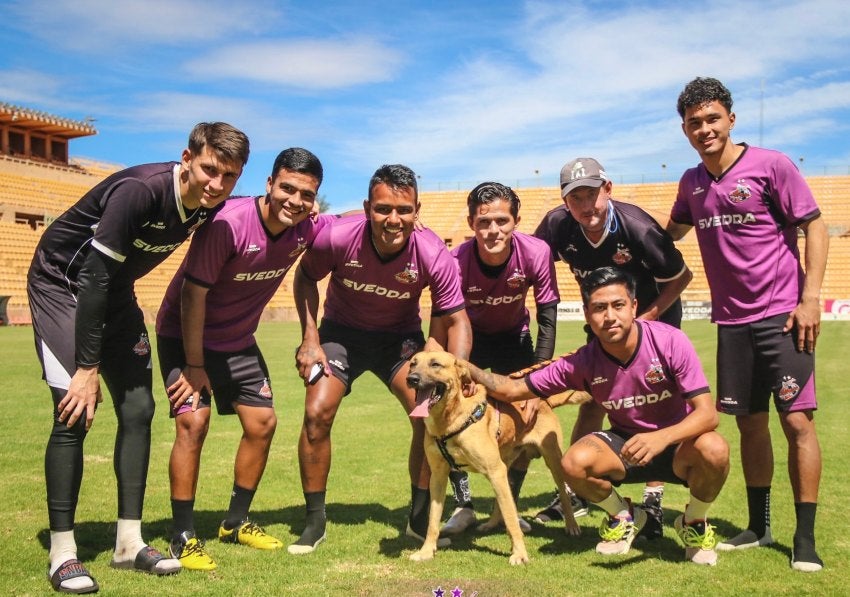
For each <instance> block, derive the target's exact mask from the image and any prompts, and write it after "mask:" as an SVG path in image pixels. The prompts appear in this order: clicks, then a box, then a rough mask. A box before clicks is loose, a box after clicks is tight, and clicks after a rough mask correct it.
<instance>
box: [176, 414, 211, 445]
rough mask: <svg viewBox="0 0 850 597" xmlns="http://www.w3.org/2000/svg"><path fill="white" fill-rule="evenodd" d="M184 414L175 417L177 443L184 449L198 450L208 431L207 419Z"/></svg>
mask: <svg viewBox="0 0 850 597" xmlns="http://www.w3.org/2000/svg"><path fill="white" fill-rule="evenodd" d="M194 415H195V413H184V414H182V415H178V417H177V442H179V443H180V444H181V446H183V447H184V448H188V449H200V448H201V447H202V446H203V445H204V440H205V439H206V437H207V432H208V431H209V429H210V425H209V419H208V418H202V417H198V416H194Z"/></svg>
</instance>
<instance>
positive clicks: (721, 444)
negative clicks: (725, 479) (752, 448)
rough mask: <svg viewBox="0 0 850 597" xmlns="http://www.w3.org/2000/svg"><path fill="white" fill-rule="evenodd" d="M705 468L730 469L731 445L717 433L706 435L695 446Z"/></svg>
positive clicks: (698, 439)
mask: <svg viewBox="0 0 850 597" xmlns="http://www.w3.org/2000/svg"><path fill="white" fill-rule="evenodd" d="M694 447H695V448H696V451H697V454H699V458H700V460H701V461H702V462H703V464H704V466H706V467H707V468H709V469H713V470H725V469H727V468H728V467H729V444H728V443H727V441H726V440H725V439H723V436H722V435H720V434H719V433H716V432H711V433H704V434H703V435H701V436H700V437H699V438H697V441H696V442H695V444H694Z"/></svg>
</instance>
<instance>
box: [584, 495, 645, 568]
mask: <svg viewBox="0 0 850 597" xmlns="http://www.w3.org/2000/svg"><path fill="white" fill-rule="evenodd" d="M629 509H630V510H631V516H627V517H626V518H617V517H616V516H608V517H607V518H605V519H603V520H602V524H601V525H600V527H599V536H600V537H601V538H602V541H600V542H599V543H597V544H596V553H601V554H603V555H606V556H615V555H624V554H627V553H629V549H631V547H632V541H634V540H635V537H637V534H638V533H639V532H640V530H641V529H642V528H643V525H645V524H646V518H647V517H646V512H644V511H643V510H642V509H641V508H633V507H632V506H631V503H630V504H629Z"/></svg>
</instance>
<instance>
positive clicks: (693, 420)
mask: <svg viewBox="0 0 850 597" xmlns="http://www.w3.org/2000/svg"><path fill="white" fill-rule="evenodd" d="M635 294H636V291H635V283H634V280H633V279H632V277H631V275H630V274H628V273H627V272H625V271H623V270H621V269H618V268H613V267H603V268H599V269H597V270H594V271H593V272H590V273H589V274H588V275H587V276H585V277H584V279H583V280H582V283H581V295H582V302H583V304H584V313H585V320H586V321H587V323H588V325H589V326H590V328H591V330H592V331H593V334H594V339H593V340H591V341H590V342H589V343H588V344H586V345H585V346H582V347H581V348H579V349H578V350H577V351H576V352H575V353H573V354H571V355H568V356H565V357H562V358H560V359H558V360H557V361H555V362H554V363H552V364H551V365H548V366H546V367H544V368H542V369H539V370H537V371H533V372H532V373H529V374H528V375H527V376H526V377H525V378H523V379H510V378H507V377H502V376H498V375H494V374H491V373H486V372H483V371H481V370H480V369H478V368H476V367H470V372H471V374H472V377H473V379H474V380H475V381H476V382H478V383H481V384H483V385H484V387H485V388H487V391H488V393H489V394H490V395H491V396H493V397H494V398H497V399H499V400H504V401H507V402H515V401H517V400H527V399H529V398H531V397H534V396H539V397H541V398H545V397H546V396H552V395H554V394H557V393H560V392H563V391H565V390H568V389H573V388H586V389H587V390H588V391H589V392H590V394H591V396H592V397H593V401H594V402H595V403H596V404H598V405H599V406H600V408H603V409H605V412H606V413H607V414H608V420H609V422H610V423H611V428H610V429H608V430H606V431H596V432H593V433H589V434H587V435H585V436H583V437H582V438H580V439H579V440H578V441H577V442H576V443H574V444H573V445H572V446H571V447H570V448H569V450H567V453H566V454H565V455H564V458H563V459H562V461H561V466H562V467H563V470H564V475H565V477H566V479H567V482H568V483H569V484H570V487H572V489H573V490H574V491H575V492H576V493H577V494H578V495H579V496H581V497H583V498H585V499H587V500H590V501H591V502H592V503H594V504H596V505H597V506H599V507H600V508H602V509H603V510H605V512H607V513H608V518H607V519H606V520H604V521H603V523H602V526H601V527H600V529H599V532H600V536H601V538H602V541H601V542H599V543H598V544H597V546H596V551H597V552H598V553H600V554H604V555H615V554H625V553H628V551H629V548H630V547H631V544H632V541H633V540H634V538H635V537H636V536H637V534H638V533H639V532H640V529H641V527H642V526H643V525H644V524H645V522H646V519H647V514H646V513H645V512H644V511H643V509H641V508H635V507H632V505H631V503H630V502H629V500H627V499H623V498H622V497H621V496H620V495H619V493H618V492H617V490H616V489H615V488H614V486H615V485H620V484H622V483H634V482H645V481H646V480H654V479H660V480H663V481H666V482H670V483H683V484H685V485H686V486H687V487H689V488H690V498H689V500H690V501H689V502H688V505H687V507H686V508H685V512H684V514H683V515H682V516H679V517H678V518H677V519H676V523H675V526H676V530H677V532H678V534H679V537H680V538H681V539H682V542H683V543H684V544H685V557H686V559H688V560H689V561H691V562H694V563H696V564H704V565H712V566H713V565H714V564H715V563H716V562H717V554H716V553H715V551H714V546H715V543H716V540H715V535H714V529H713V527H712V526H711V525H710V524H709V523H708V521H707V520H706V514H707V512H708V509H709V507H710V506H711V503H712V502H713V501H714V499H715V498H716V497H717V495H718V493H719V492H720V489H721V488H722V487H723V483H724V481H725V480H726V476H727V474H728V472H729V446H728V444H727V443H726V440H724V439H723V437H722V436H721V435H720V434H719V433H717V432H715V431H714V429H715V428H716V427H717V421H718V416H717V411H716V410H715V408H714V404H713V401H712V399H711V394H710V393H709V388H708V382H707V381H706V379H705V374H704V373H703V371H702V367H701V365H700V363H699V359H698V357H697V354H696V351H695V350H694V347H693V345H692V344H691V343H690V341H689V340H688V338H687V336H685V334H684V333H683V332H682V331H680V330H678V329H676V328H674V327H672V326H669V325H667V324H665V323H661V322H656V321H642V320H639V319H637V301H636V300H635Z"/></svg>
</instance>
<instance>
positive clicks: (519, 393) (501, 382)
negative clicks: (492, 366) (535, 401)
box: [466, 362, 538, 402]
mask: <svg viewBox="0 0 850 597" xmlns="http://www.w3.org/2000/svg"><path fill="white" fill-rule="evenodd" d="M466 365H467V367H469V374H470V376H471V377H472V381H474V382H476V383H479V384H481V385H482V386H484V389H486V390H487V395H488V396H492V397H493V398H495V399H496V400H499V401H501V402H520V401H522V400H529V399H530V398H538V396H537V395H536V394H534V392H532V391H531V390H530V389H529V387H528V385H527V384H526V383H525V378H524V377H522V378H519V379H512V378H510V377H508V376H506V375H498V374H496V373H491V372H490V371H483V370H481V369H479V368H478V367H476V366H475V365H473V364H472V363H469V362H467V363H466Z"/></svg>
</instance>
